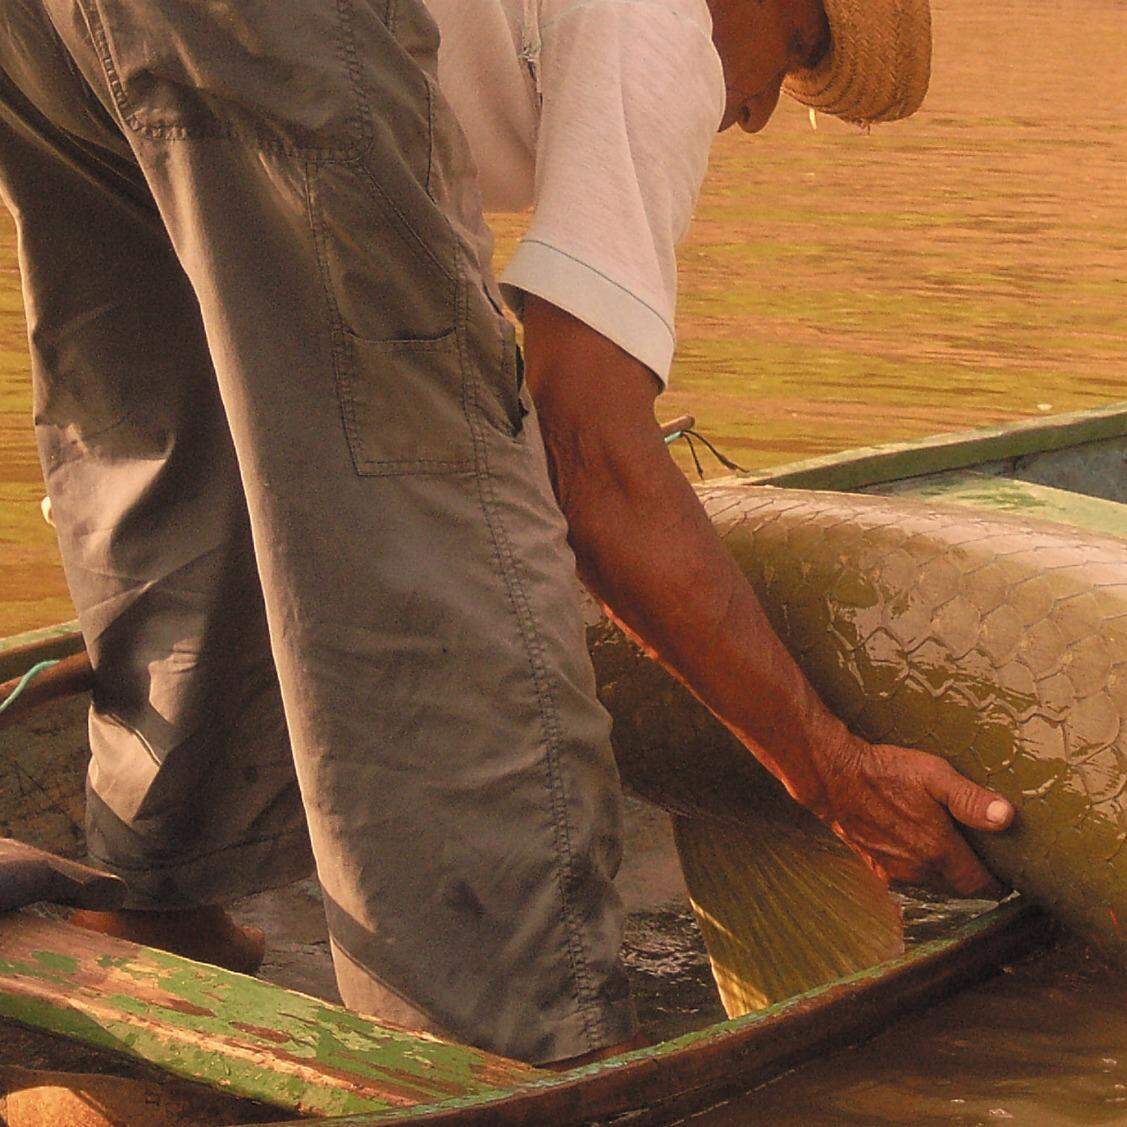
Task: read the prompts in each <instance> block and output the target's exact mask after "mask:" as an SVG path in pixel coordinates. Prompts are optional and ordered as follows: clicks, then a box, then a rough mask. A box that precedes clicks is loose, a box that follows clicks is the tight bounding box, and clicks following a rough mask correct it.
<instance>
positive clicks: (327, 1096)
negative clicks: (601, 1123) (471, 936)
mask: <svg viewBox="0 0 1127 1127" xmlns="http://www.w3.org/2000/svg"><path fill="white" fill-rule="evenodd" d="M0 1015H2V1016H4V1017H7V1018H10V1019H12V1020H14V1021H18V1022H20V1023H21V1024H24V1025H28V1026H31V1027H33V1028H36V1029H42V1030H45V1031H47V1032H49V1033H55V1034H59V1035H62V1036H65V1037H71V1038H76V1039H78V1040H80V1041H84V1042H86V1043H87V1044H89V1045H94V1046H96V1047H98V1048H102V1049H108V1050H111V1051H114V1052H120V1053H125V1054H127V1055H129V1056H132V1057H137V1058H140V1059H142V1060H146V1061H149V1062H150V1063H153V1064H156V1065H158V1066H160V1067H161V1068H164V1069H166V1070H167V1071H168V1072H171V1073H173V1074H175V1075H177V1076H182V1077H185V1078H187V1079H191V1080H196V1081H199V1082H201V1083H204V1084H208V1085H211V1086H212V1087H214V1088H218V1089H221V1090H223V1091H226V1092H229V1093H231V1094H232V1095H238V1096H246V1097H250V1098H252V1099H256V1100H261V1101H263V1102H264V1103H269V1104H274V1105H276V1106H278V1107H280V1108H285V1109H288V1110H290V1111H291V1112H297V1113H300V1114H304V1115H342V1114H345V1113H352V1112H359V1111H367V1112H372V1111H387V1110H391V1109H393V1108H396V1107H403V1106H413V1105H417V1104H430V1103H434V1102H438V1101H443V1100H448V1099H451V1098H454V1097H458V1098H466V1097H471V1096H473V1097H482V1098H496V1096H497V1095H498V1094H499V1093H500V1092H502V1091H504V1090H507V1089H510V1088H511V1087H512V1086H513V1085H515V1084H519V1083H521V1082H523V1081H525V1080H527V1079H528V1078H529V1077H530V1076H535V1075H539V1073H537V1072H536V1071H535V1070H531V1069H529V1068H527V1067H526V1066H525V1065H522V1064H518V1063H517V1062H515V1061H508V1060H505V1059H503V1058H500V1057H494V1056H490V1055H489V1054H487V1053H483V1052H479V1051H478V1050H476V1049H470V1048H467V1047H465V1046H461V1045H454V1044H450V1043H449V1042H444V1041H440V1040H438V1039H437V1038H433V1037H428V1036H425V1035H421V1034H415V1033H410V1032H407V1031H404V1030H400V1029H397V1028H391V1027H387V1026H384V1025H381V1024H380V1023H378V1022H376V1021H374V1020H372V1019H369V1018H365V1017H362V1016H360V1015H358V1014H354V1013H350V1012H349V1011H348V1010H345V1009H344V1008H343V1007H340V1006H334V1005H330V1004H329V1003H327V1002H323V1001H320V1000H319V999H316V998H310V997H307V996H306V995H303V994H297V993H295V992H293V991H289V990H283V989H282V988H281V987H278V986H273V985H271V984H270V983H267V982H262V981H259V980H258V979H254V978H249V977H247V976H245V975H239V974H233V973H231V972H229V971H224V970H221V969H219V968H217V967H212V966H208V965H206V964H203V963H195V962H192V961H191V960H189V959H182V958H179V957H177V956H175V955H169V954H167V953H165V952H162V951H156V950H153V949H151V948H147V947H140V946H138V945H136V944H133V943H126V942H124V941H123V940H119V939H110V938H107V937H105V936H99V935H94V934H93V933H91V932H87V931H83V930H81V929H79V928H74V927H70V926H69V925H67V924H64V923H61V922H59V921H56V920H47V919H42V918H40V917H37V916H32V915H29V914H27V913H23V912H13V913H9V914H7V915H4V916H0Z"/></svg>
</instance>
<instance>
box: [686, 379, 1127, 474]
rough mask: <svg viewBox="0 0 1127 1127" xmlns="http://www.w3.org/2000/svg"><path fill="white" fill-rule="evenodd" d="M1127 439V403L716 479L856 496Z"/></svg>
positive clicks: (862, 448)
mask: <svg viewBox="0 0 1127 1127" xmlns="http://www.w3.org/2000/svg"><path fill="white" fill-rule="evenodd" d="M1125 437H1127V400H1123V401H1120V402H1116V403H1109V404H1107V405H1106V406H1104V407H1094V408H1090V409H1088V410H1084V411H1073V412H1069V413H1066V414H1060V415H1052V416H1049V417H1047V418H1038V419H1023V420H1021V421H1020V422H1016V423H1007V424H1004V425H1002V426H998V427H984V428H980V429H974V430H959V431H949V432H946V433H943V434H934V435H929V436H927V437H925V438H921V439H916V440H913V441H910V442H894V443H887V444H882V445H879V446H857V447H853V448H852V449H849V450H843V451H840V452H838V453H835V454H826V455H823V456H822V457H819V458H808V459H804V460H803V461H799V462H788V463H785V464H784V465H779V466H771V467H769V468H767V469H764V470H755V471H751V472H749V473H741V474H738V475H735V476H733V477H726V478H715V479H713V480H710V481H709V483H708V484H709V485H717V484H722V483H725V482H732V483H735V482H739V483H741V484H746V485H775V486H786V487H791V488H796V489H830V490H841V491H850V490H857V489H865V488H868V487H869V486H874V485H885V484H887V483H889V482H893V481H903V480H907V479H909V478H914V477H923V476H926V475H928V474H934V473H943V472H946V471H948V470H965V469H971V468H972V467H974V466H980V465H984V464H986V463H991V462H1006V461H1010V460H1013V459H1016V458H1025V457H1029V456H1031V455H1035V454H1049V453H1053V452H1055V451H1058V450H1066V449H1070V448H1072V447H1077V446H1086V445H1088V444H1089V443H1094V442H1105V441H1108V440H1110V439H1116V438H1125Z"/></svg>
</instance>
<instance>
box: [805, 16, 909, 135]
mask: <svg viewBox="0 0 1127 1127" xmlns="http://www.w3.org/2000/svg"><path fill="white" fill-rule="evenodd" d="M823 3H824V6H825V9H826V17H827V19H828V20H829V24H830V49H829V51H828V52H827V54H826V56H825V58H823V59H822V61H821V62H820V63H819V64H818V66H816V67H814V69H813V70H796V71H791V73H790V74H788V75H787V79H786V82H785V83H784V84H783V89H784V90H785V91H786V93H788V94H789V95H790V96H791V97H792V98H794V99H795V100H796V101H799V102H802V103H803V104H804V105H807V106H810V107H811V108H812V109H815V110H821V111H822V112H823V113H829V114H833V115H834V116H835V117H840V118H844V119H845V120H846V121H853V122H857V123H859V124H863V125H872V124H875V123H876V122H878V121H896V120H898V119H899V118H902V117H907V116H908V115H909V114H913V113H915V112H916V110H918V109H919V108H920V103H921V102H923V100H924V95H925V94H926V93H927V83H928V79H929V78H930V76H931V5H930V3H929V0H823Z"/></svg>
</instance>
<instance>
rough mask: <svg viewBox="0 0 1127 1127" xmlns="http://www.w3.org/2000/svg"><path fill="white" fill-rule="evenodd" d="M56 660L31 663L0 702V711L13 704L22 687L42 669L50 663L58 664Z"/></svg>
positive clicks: (24, 687) (49, 665)
mask: <svg viewBox="0 0 1127 1127" xmlns="http://www.w3.org/2000/svg"><path fill="white" fill-rule="evenodd" d="M58 664H59V663H58V662H57V661H41V662H39V664H38V665H33V666H32V667H31V668H30V669H29V670H28V671H27V672H26V673H25V674H24V675H23V676H22V677H21V678H20V683H19V684H18V685H17V686H16V687H15V688H14V689H13V690H12V691H11V692H10V693H9V694H8V696H7V699H6V700H4V701H3V702H2V703H0V712H3V711H4V710H5V709H6V708H8V707H10V706H11V705H13V704H15V703H16V701H17V700H19V699H20V697H21V696H22V695H23V691H24V689H26V688H27V687H28V685H30V684H31V682H32V679H33V678H35V677H37V676H38V675H39V674H40V673H42V672H43V670H44V669H50V668H51V666H52V665H58Z"/></svg>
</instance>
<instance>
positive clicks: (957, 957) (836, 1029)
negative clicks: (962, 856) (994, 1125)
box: [263, 896, 1056, 1127]
mask: <svg viewBox="0 0 1127 1127" xmlns="http://www.w3.org/2000/svg"><path fill="white" fill-rule="evenodd" d="M1055 934H1056V925H1055V924H1054V923H1053V922H1052V921H1051V920H1050V918H1049V917H1048V916H1047V915H1046V914H1045V913H1044V912H1042V911H1041V910H1040V909H1039V908H1037V907H1035V906H1033V905H1031V904H1029V903H1026V902H1024V901H1023V900H1022V899H1021V898H1020V897H1016V896H1015V897H1013V898H1012V899H1010V900H1008V901H1006V902H1005V903H1002V904H1000V905H998V906H997V907H996V908H993V909H991V910H989V911H987V912H985V913H983V914H982V915H980V916H976V917H975V918H974V919H971V920H969V921H968V922H966V923H964V924H963V925H961V926H960V928H959V929H958V930H957V931H956V932H955V933H954V934H952V935H950V936H946V937H943V938H940V939H933V940H930V941H928V942H926V943H923V944H920V945H919V946H918V947H914V948H912V949H911V950H910V951H908V952H906V953H905V954H904V955H901V956H900V957H898V958H896V959H893V960H890V961H889V962H886V963H881V964H879V965H878V966H875V967H870V968H868V969H867V970H864V971H860V972H858V973H856V974H852V975H848V976H847V977H845V978H841V979H837V980H835V981H834V982H830V983H826V984H825V985H824V986H819V987H817V988H815V989H813V990H810V991H807V992H806V993H803V994H798V995H795V996H794V997H792V998H787V999H786V1000H784V1001H782V1002H777V1003H775V1004H774V1005H772V1006H769V1007H768V1008H766V1009H764V1010H760V1011H757V1012H755V1013H751V1014H747V1015H745V1016H744V1017H739V1018H733V1019H730V1020H728V1021H723V1022H719V1023H716V1024H714V1025H710V1026H706V1027H705V1028H703V1029H699V1030H694V1031H693V1032H691V1033H687V1034H683V1035H682V1036H680V1037H676V1038H672V1039H670V1040H668V1041H662V1042H659V1043H658V1044H657V1045H653V1046H649V1047H648V1048H643V1049H636V1050H633V1051H632V1052H629V1053H624V1054H622V1055H620V1056H615V1057H610V1058H608V1059H606V1060H603V1061H598V1062H595V1063H593V1064H588V1065H583V1066H580V1067H578V1068H575V1069H571V1070H569V1071H567V1072H563V1073H559V1074H557V1075H554V1076H551V1077H548V1078H544V1079H536V1080H531V1081H529V1082H528V1083H525V1084H521V1085H519V1086H517V1087H515V1088H513V1089H512V1090H511V1091H510V1092H508V1093H506V1094H505V1095H503V1096H500V1097H498V1096H497V1095H496V1094H493V1093H482V1094H479V1095H476V1096H470V1097H465V1098H455V1099H451V1100H446V1101H443V1102H442V1103H439V1104H433V1105H429V1106H425V1105H422V1106H416V1107H413V1108H399V1109H395V1110H389V1111H381V1112H375V1113H360V1114H354V1115H347V1116H334V1117H330V1118H327V1119H324V1120H322V1122H324V1123H326V1124H332V1125H333V1127H384V1125H386V1124H402V1123H407V1124H412V1125H413V1124H428V1125H429V1124H457V1125H458V1127H486V1125H490V1127H501V1125H503V1127H541V1125H542V1124H544V1123H546V1122H553V1123H558V1124H561V1125H563V1124H571V1123H576V1124H578V1123H584V1122H589V1121H592V1120H598V1119H605V1118H609V1117H614V1116H618V1115H624V1114H626V1113H628V1112H631V1111H637V1110H639V1109H640V1110H641V1111H642V1113H643V1115H642V1118H632V1119H631V1123H634V1124H638V1125H641V1124H642V1123H645V1122H665V1121H666V1120H665V1118H664V1117H666V1116H668V1115H669V1114H671V1113H673V1112H677V1113H680V1112H688V1111H689V1110H693V1109H699V1108H700V1106H701V1105H702V1101H703V1100H717V1101H719V1100H722V1099H724V1098H726V1097H730V1096H732V1095H735V1094H737V1093H740V1092H746V1091H747V1090H748V1088H749V1087H750V1086H753V1085H756V1084H760V1083H764V1082H766V1081H767V1080H770V1079H773V1078H774V1077H776V1076H778V1075H780V1074H781V1073H782V1072H784V1071H786V1070H787V1069H790V1068H793V1067H795V1066H797V1065H799V1064H802V1063H804V1062H805V1061H807V1060H809V1059H810V1058H811V1057H813V1056H815V1055H816V1054H818V1053H819V1052H822V1051H826V1050H834V1049H840V1048H844V1047H846V1046H847V1045H849V1044H853V1043H856V1042H857V1041H861V1040H865V1039H866V1038H868V1037H870V1036H873V1035H875V1034H876V1033H878V1032H880V1031H881V1029H882V1028H883V1027H884V1026H886V1025H887V1024H888V1023H890V1022H891V1021H894V1020H896V1019H897V1018H900V1017H902V1016H904V1015H906V1014H907V1013H910V1012H912V1011H913V1010H915V1009H918V1008H919V1007H920V1006H921V1005H923V1004H925V1003H926V1002H928V1001H930V1000H932V999H933V998H934V997H935V996H936V995H937V994H938V993H940V992H941V991H942V992H952V991H954V990H956V989H960V988H962V987H965V986H969V985H972V984H973V983H975V982H979V981H982V980H983V979H984V978H988V977H990V976H991V975H993V974H995V973H996V972H997V970H998V968H999V967H1000V966H1001V965H1003V964H1005V963H1006V962H1010V961H1014V960H1016V959H1020V958H1022V957H1025V956H1027V955H1029V954H1031V953H1033V952H1034V951H1036V950H1038V949H1039V948H1040V947H1042V946H1044V945H1045V944H1046V943H1047V942H1048V941H1049V940H1050V939H1051V938H1052V936H1053V935H1055ZM624 1096H625V1097H628V1098H627V1099H625V1100H624ZM647 1113H648V1114H647ZM546 1116H552V1118H551V1119H547V1118H545V1117H546ZM303 1122H308V1120H278V1121H275V1122H274V1123H270V1124H265V1125H263V1127H298V1125H299V1124H300V1123H303Z"/></svg>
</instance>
